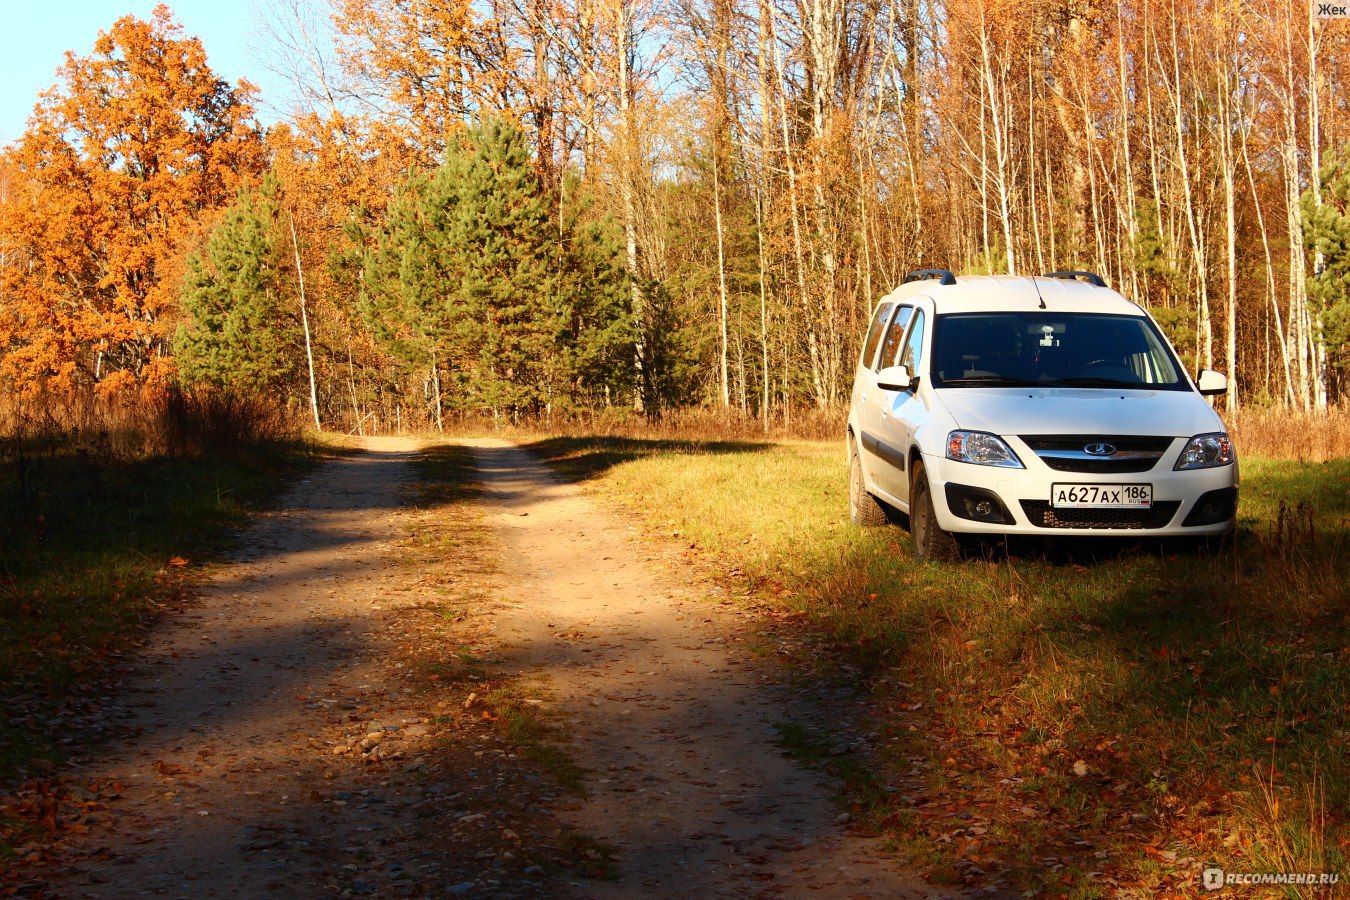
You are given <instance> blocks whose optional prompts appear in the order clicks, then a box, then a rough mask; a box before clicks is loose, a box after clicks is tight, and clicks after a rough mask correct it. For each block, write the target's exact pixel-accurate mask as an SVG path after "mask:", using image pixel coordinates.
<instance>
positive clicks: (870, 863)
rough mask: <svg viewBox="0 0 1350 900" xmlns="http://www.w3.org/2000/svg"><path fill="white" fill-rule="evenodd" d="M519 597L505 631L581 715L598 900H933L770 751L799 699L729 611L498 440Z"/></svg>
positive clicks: (490, 500) (493, 447) (507, 571)
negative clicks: (736, 632) (614, 864)
mask: <svg viewBox="0 0 1350 900" xmlns="http://www.w3.org/2000/svg"><path fill="white" fill-rule="evenodd" d="M474 448H475V454H476V456H477V461H478V468H479V471H480V478H481V479H482V481H483V484H484V487H485V488H486V490H487V491H488V496H487V499H486V503H487V504H488V506H489V509H490V511H491V512H492V513H494V515H490V516H489V521H490V522H495V524H496V525H497V527H498V530H499V533H500V536H501V543H502V550H503V552H502V560H503V563H502V565H503V569H504V572H503V574H504V576H505V578H506V580H505V584H504V586H503V590H504V591H506V592H507V593H506V596H507V598H508V599H514V601H515V602H514V603H511V604H509V605H508V606H507V607H506V608H503V609H501V610H500V611H499V612H498V613H497V624H498V629H499V637H500V638H501V639H502V640H504V641H505V642H507V644H508V645H513V649H509V648H508V649H507V650H506V651H505V653H506V655H507V657H508V659H511V660H513V662H512V663H511V664H512V665H514V666H517V667H519V668H520V669H521V670H522V672H534V673H544V674H546V675H547V676H548V679H549V683H550V685H551V687H552V689H553V691H554V692H555V694H556V700H557V703H558V706H559V708H560V710H561V711H562V713H563V714H564V715H565V716H566V717H567V718H568V719H569V720H570V723H569V726H568V730H569V731H570V733H571V734H572V736H573V738H574V740H575V752H576V753H577V755H578V757H579V762H580V763H581V764H582V765H584V766H586V767H587V768H589V769H590V770H591V776H590V778H589V779H588V781H587V788H588V792H589V796H588V799H587V800H586V801H584V802H580V803H577V804H574V805H573V807H572V808H570V809H567V810H564V811H563V813H562V815H563V816H564V818H565V819H567V820H569V821H570V822H571V823H572V825H573V827H575V828H576V829H577V830H578V831H581V832H583V833H585V834H588V835H591V836H594V837H596V838H599V839H601V840H604V841H606V842H609V843H611V844H613V845H615V846H616V847H617V848H618V849H619V854H618V859H619V862H620V867H619V875H620V877H619V879H618V880H616V881H612V882H590V883H586V884H585V885H583V886H579V890H578V893H580V894H582V895H585V896H596V897H632V896H656V897H674V896H686V897H687V896H708V895H713V894H724V893H725V894H734V895H742V896H743V895H746V894H757V893H763V894H765V895H769V896H773V895H789V896H812V897H867V896H875V897H907V896H925V895H928V894H931V893H932V890H931V889H930V888H928V887H927V886H926V885H924V884H923V883H922V882H921V881H919V880H918V879H917V878H915V877H914V876H913V875H909V874H906V873H903V872H901V871H898V870H897V868H896V867H895V866H894V865H893V864H888V862H887V861H886V860H885V859H884V858H883V857H882V856H880V855H879V847H878V846H877V842H876V841H872V840H867V839H864V838H861V837H856V836H852V835H849V834H847V833H846V832H845V830H844V829H843V828H842V827H841V826H839V825H838V824H836V819H837V817H838V815H839V813H838V810H836V809H835V808H834V807H833V806H832V804H831V802H830V800H829V793H828V789H827V788H826V787H825V786H823V785H822V784H820V783H819V781H818V780H817V779H816V777H815V776H814V775H813V774H811V773H809V772H807V771H804V770H802V769H801V768H799V767H797V766H796V765H794V764H792V763H790V762H789V761H787V760H786V759H785V758H784V757H783V756H782V755H781V754H780V753H779V752H778V751H777V749H776V748H775V746H774V740H775V731H774V728H773V724H774V723H775V722H780V721H784V720H786V719H788V718H789V715H788V714H787V713H786V712H785V709H786V708H787V707H786V704H790V703H791V702H792V701H791V699H790V697H789V695H788V694H787V693H786V692H784V691H783V690H782V689H776V688H774V687H772V686H770V685H766V684H764V683H763V682H762V680H761V679H760V678H758V677H757V676H756V674H755V670H754V667H753V666H752V665H751V663H749V662H748V661H747V660H745V659H744V658H740V657H738V656H737V655H736V654H735V653H734V652H733V651H732V650H730V649H729V648H728V644H727V637H726V635H727V634H728V633H729V630H730V629H731V628H732V627H733V624H732V622H731V621H730V620H729V618H726V617H725V614H724V613H722V612H720V611H719V607H718V605H717V604H711V603H708V602H707V599H706V590H705V591H704V593H705V596H704V597H702V598H700V597H698V596H697V595H696V588H694V587H691V586H687V585H684V584H680V583H678V580H677V579H675V578H672V577H671V575H670V574H669V573H666V572H664V571H662V569H661V567H660V566H658V565H656V564H654V563H653V562H652V558H653V557H652V553H651V551H650V550H648V549H647V548H644V547H643V546H642V545H641V544H640V543H639V542H638V540H637V536H636V534H635V533H634V532H633V531H632V529H630V528H627V527H625V526H624V525H622V524H621V523H620V522H618V521H617V520H616V519H615V518H614V517H612V516H611V515H609V514H607V513H605V512H604V511H602V510H600V509H599V508H597V507H596V505H595V504H594V503H593V502H592V501H591V500H590V499H588V498H587V497H585V496H583V495H582V494H581V493H580V492H579V491H578V490H577V489H576V488H575V487H573V486H570V485H566V484H562V483H560V482H558V481H557V480H555V479H554V478H553V477H551V475H550V473H549V472H548V471H547V470H545V468H544V467H543V466H542V465H541V464H540V463H539V462H538V461H537V460H536V459H535V458H534V457H532V456H531V455H529V454H528V453H526V452H524V451H522V450H520V449H517V448H515V447H513V446H510V445H508V444H505V443H503V442H488V441H482V442H476V443H475V444H474Z"/></svg>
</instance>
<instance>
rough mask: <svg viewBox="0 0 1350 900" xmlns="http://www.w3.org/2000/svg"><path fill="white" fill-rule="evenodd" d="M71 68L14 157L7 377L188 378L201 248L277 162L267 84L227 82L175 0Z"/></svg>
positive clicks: (0, 292)
mask: <svg viewBox="0 0 1350 900" xmlns="http://www.w3.org/2000/svg"><path fill="white" fill-rule="evenodd" d="M58 76H59V78H60V84H58V86H56V87H54V88H52V89H51V90H50V91H48V92H47V93H45V94H44V95H43V97H42V99H41V100H40V101H39V103H38V105H37V107H36V108H35V110H34V112H33V115H32V117H31V119H30V120H29V126H28V129H27V131H26V132H25V133H24V135H23V136H22V138H21V139H20V140H19V141H18V143H17V144H16V145H15V146H13V147H12V148H10V149H9V150H8V151H7V152H6V154H5V158H4V165H5V166H6V167H7V168H8V169H9V170H10V172H11V174H12V177H11V178H10V184H9V187H8V189H7V190H6V191H5V192H4V193H3V194H0V253H2V254H4V260H5V264H4V265H3V266H0V297H3V298H4V299H3V300H0V304H2V305H0V378H3V379H5V380H7V381H9V382H10V383H11V384H12V385H13V386H14V387H15V388H16V389H17V390H20V391H27V392H33V391H37V390H41V389H43V388H44V387H45V388H47V389H56V390H72V389H76V388H81V387H87V386H89V385H96V386H97V387H98V389H99V390H100V391H104V392H109V391H116V390H118V389H119V388H123V387H127V386H133V385H147V386H153V385H155V384H159V383H162V382H163V380H164V379H165V378H166V377H168V375H169V374H170V372H171V371H172V368H171V364H170V362H169V360H168V356H167V354H168V349H169V348H168V343H169V339H170V336H171V335H172V332H173V328H174V325H175V313H176V311H177V305H178V303H177V290H178V285H179V281H180V279H181V276H182V260H183V258H184V256H185V253H184V251H185V248H186V247H187V246H189V245H190V244H191V243H192V242H193V241H194V240H195V239H196V238H198V237H199V235H200V234H201V230H202V227H203V220H204V219H209V218H211V214H212V213H213V212H214V211H216V210H218V209H219V208H220V207H222V206H223V205H224V204H226V203H227V202H228V201H229V200H230V199H231V198H232V197H233V196H234V193H235V191H236V190H237V188H238V187H239V185H240V184H241V182H242V181H243V180H245V179H248V178H250V177H251V176H254V175H256V174H257V173H259V172H260V171H261V170H262V169H263V167H264V163H265V159H264V149H263V140H262V134H261V131H260V130H259V128H258V126H257V125H256V124H255V123H254V121H253V109H252V106H251V103H250V96H251V92H252V88H251V87H249V86H248V85H247V84H246V83H241V84H240V85H238V86H231V85H229V84H228V83H227V82H225V81H223V80H221V79H220V78H219V77H217V76H216V75H215V73H214V72H212V70H211V69H210V67H209V66H208V65H207V62H206V53H205V51H204V50H203V48H202V45H201V42H200V41H199V40H198V39H196V38H193V37H185V36H184V35H183V33H182V29H181V28H180V26H178V25H177V24H176V23H175V22H174V20H173V18H172V16H171V14H170V12H169V10H168V8H167V7H165V6H163V5H161V6H158V7H156V9H155V11H154V14H153V16H152V17H151V19H150V21H148V22H147V21H142V20H139V19H136V18H134V17H131V16H127V17H124V18H122V19H119V20H118V21H117V22H116V23H115V24H114V25H113V27H112V28H111V29H110V30H109V31H107V32H104V33H101V34H100V35H99V37H98V40H97V41H96V42H95V44H94V50H93V53H92V54H90V55H89V56H87V57H77V56H75V55H74V54H73V53H68V54H67V56H66V61H65V63H64V65H62V66H61V68H60V69H59V70H58Z"/></svg>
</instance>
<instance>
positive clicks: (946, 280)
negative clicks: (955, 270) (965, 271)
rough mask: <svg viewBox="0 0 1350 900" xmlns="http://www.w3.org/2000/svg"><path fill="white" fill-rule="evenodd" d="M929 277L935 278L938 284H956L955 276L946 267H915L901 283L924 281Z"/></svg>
mask: <svg viewBox="0 0 1350 900" xmlns="http://www.w3.org/2000/svg"><path fill="white" fill-rule="evenodd" d="M929 278H936V279H937V280H938V284H956V276H955V275H953V274H952V273H951V272H948V271H947V270H946V269H917V270H915V271H913V272H910V273H909V274H908V275H906V276H905V280H904V281H902V282H901V284H909V283H910V282H911V281H924V280H926V279H929Z"/></svg>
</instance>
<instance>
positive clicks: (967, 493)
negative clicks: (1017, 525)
mask: <svg viewBox="0 0 1350 900" xmlns="http://www.w3.org/2000/svg"><path fill="white" fill-rule="evenodd" d="M946 492H947V508H948V509H950V510H951V511H952V514H953V515H956V516H960V517H961V518H963V519H970V520H971V521H974V522H986V523H988V524H990V525H1001V524H1005V523H1010V522H1012V521H1013V518H1012V516H1010V515H1008V510H1007V509H1006V508H1005V507H1004V506H1003V503H1002V502H1001V501H1000V500H999V498H998V495H997V494H995V493H994V492H993V491H991V490H989V489H988V488H978V487H971V486H970V485H964V484H953V483H952V482H947V485H946Z"/></svg>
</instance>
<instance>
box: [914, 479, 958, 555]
mask: <svg viewBox="0 0 1350 900" xmlns="http://www.w3.org/2000/svg"><path fill="white" fill-rule="evenodd" d="M911 479H912V480H911V482H910V486H909V533H910V536H911V537H912V538H913V539H914V558H915V559H917V560H918V561H919V562H921V563H927V562H951V561H953V560H957V559H960V558H961V546H960V545H959V544H958V543H957V542H956V538H955V537H954V536H953V535H952V534H951V533H950V532H947V531H943V530H942V528H941V527H939V526H938V521H937V513H936V512H935V511H934V509H933V491H932V488H930V487H929V485H928V473H927V472H925V471H924V466H923V463H922V462H915V463H914V469H913V473H912V475H911Z"/></svg>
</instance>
